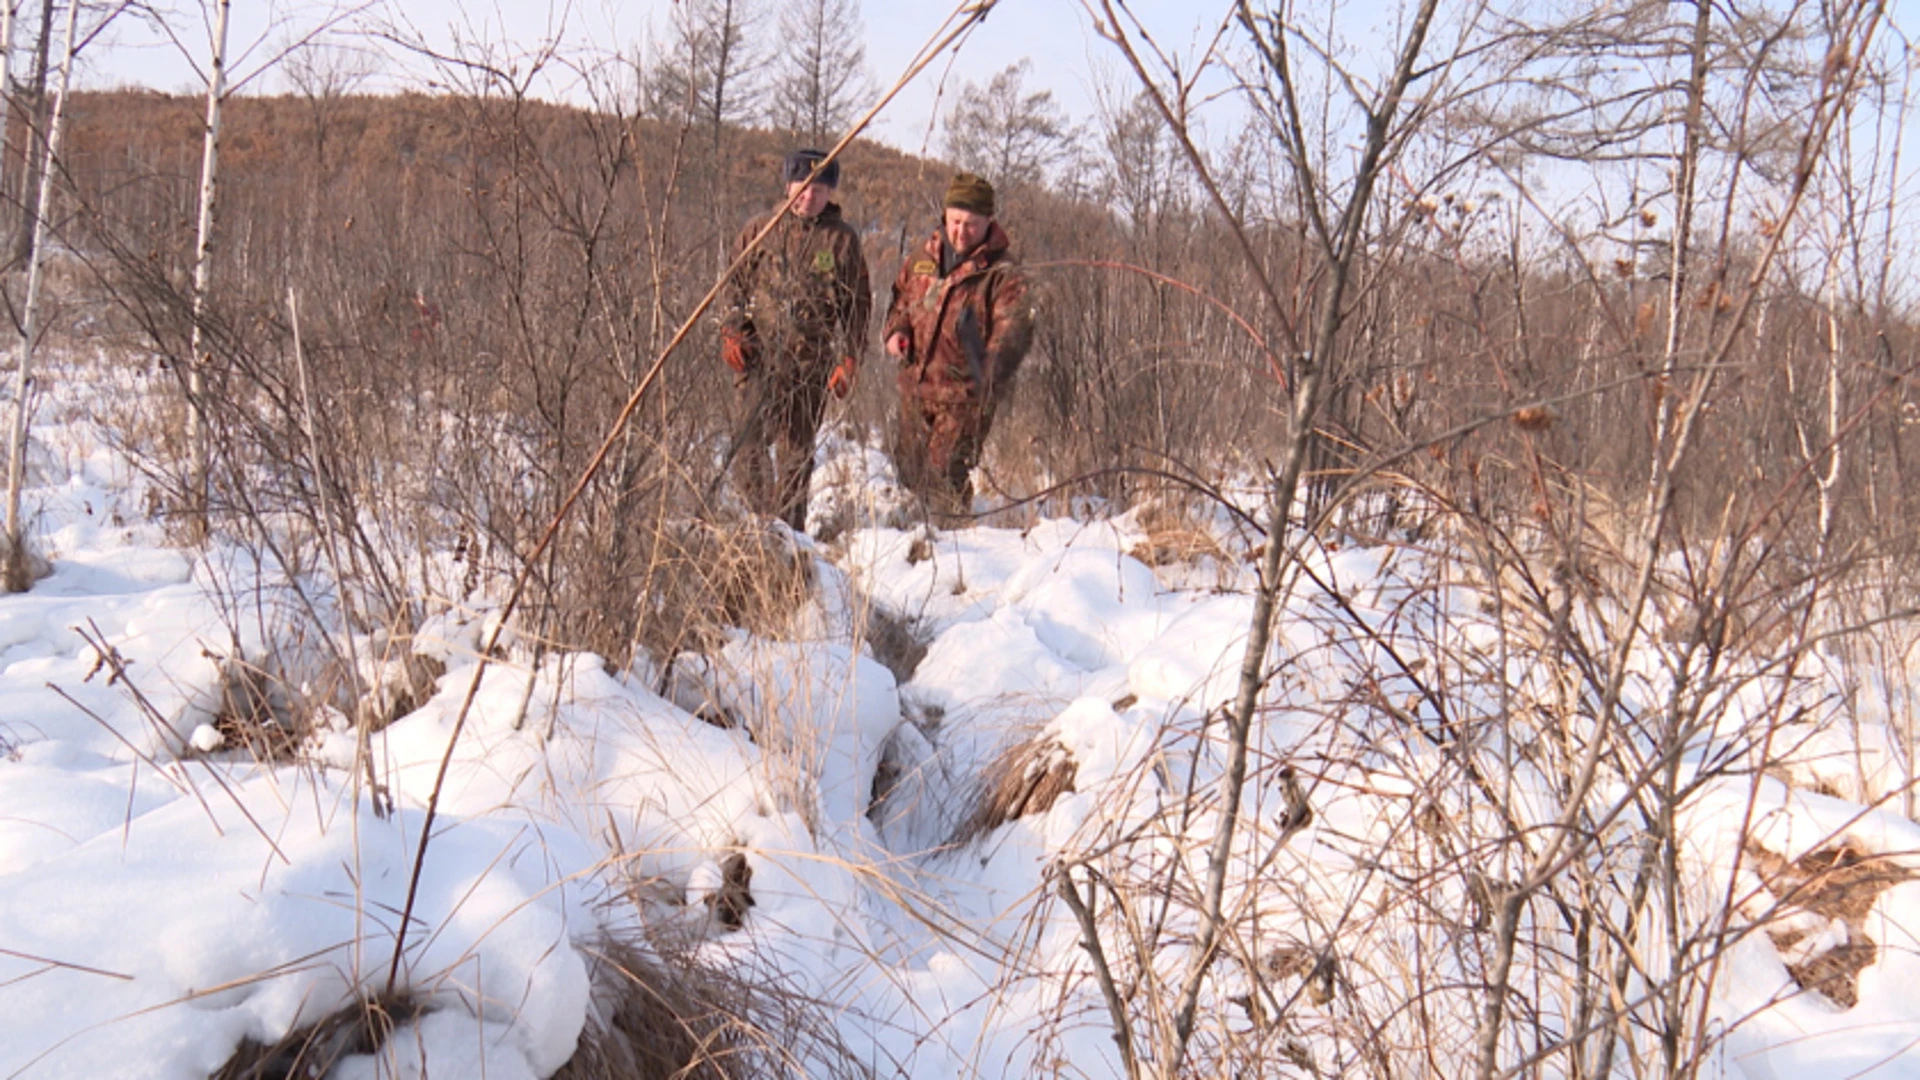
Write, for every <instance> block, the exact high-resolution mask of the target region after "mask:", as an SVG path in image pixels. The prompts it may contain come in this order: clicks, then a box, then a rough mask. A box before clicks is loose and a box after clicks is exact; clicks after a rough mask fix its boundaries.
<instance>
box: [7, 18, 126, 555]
mask: <svg viewBox="0 0 1920 1080" xmlns="http://www.w3.org/2000/svg"><path fill="white" fill-rule="evenodd" d="M50 7H51V5H49V8H50ZM49 14H51V12H49ZM109 17H111V16H109ZM79 29H80V5H79V4H78V3H74V4H72V5H70V6H69V7H68V8H67V38H66V42H67V43H66V50H65V56H64V57H63V58H62V59H61V61H60V88H59V90H58V91H57V92H56V97H55V98H54V103H53V116H52V119H51V120H50V121H49V124H48V130H47V141H46V149H45V151H44V153H42V154H41V155H40V157H41V158H42V161H41V168H40V191H39V195H38V196H37V197H36V199H35V203H34V206H35V209H34V217H33V222H34V225H33V246H32V248H31V251H30V253H29V255H28V258H27V297H26V303H25V306H24V309H23V311H22V324H23V326H22V331H21V335H20V358H19V362H18V363H17V364H16V365H15V366H14V372H13V430H12V434H11V437H10V438H9V439H8V442H7V445H8V450H9V453H8V456H7V537H6V587H7V591H8V592H25V591H27V589H28V588H30V587H31V586H32V585H33V578H34V576H35V575H34V573H33V562H34V560H33V558H32V555H31V553H30V552H28V550H27V544H26V525H25V522H24V521H23V520H22V519H21V507H20V493H21V489H22V488H23V487H25V486H26V477H27V427H28V420H29V419H30V417H31V414H32V411H33V410H32V402H31V400H30V397H29V395H30V393H31V391H32V389H33V352H34V346H35V345H36V344H37V341H36V339H37V338H38V337H39V336H40V286H41V277H42V270H43V267H44V266H45V265H46V261H47V233H48V227H47V220H48V217H49V215H50V214H51V212H52V209H53V177H54V171H55V170H54V165H55V163H56V162H58V161H59V159H60V136H61V133H62V131H63V130H64V129H65V127H66V112H67V88H68V86H70V85H71V84H72V81H73V58H74V56H75V55H76V54H77V53H78V52H79V49H80V42H79Z"/></svg>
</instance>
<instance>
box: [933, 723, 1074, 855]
mask: <svg viewBox="0 0 1920 1080" xmlns="http://www.w3.org/2000/svg"><path fill="white" fill-rule="evenodd" d="M1079 771H1080V766H1079V764H1078V763H1077V762H1075V761H1074V760H1073V755H1072V754H1071V753H1070V752H1069V751H1068V750H1067V748H1066V747H1064V746H1061V745H1060V744H1059V743H1058V742H1056V741H1055V740H1054V738H1053V736H1051V735H1045V734H1042V735H1036V736H1033V737H1031V738H1027V739H1024V740H1021V741H1020V742H1017V743H1014V744H1013V745H1012V746H1009V747H1007V749H1006V750H1004V751H1002V752H1001V754H1000V756H999V757H997V758H995V759H994V760H993V762H992V763H991V764H989V765H988V766H987V767H986V769H985V770H983V771H982V773H981V775H980V790H979V794H978V796H977V797H976V799H975V803H974V808H973V812H972V813H971V814H969V815H967V818H966V820H964V821H962V822H961V823H960V827H959V828H958V829H956V830H954V834H953V842H954V843H956V844H966V843H971V842H972V841H974V840H976V839H978V838H980V837H982V836H985V835H986V834H988V833H990V832H992V831H993V830H995V829H997V828H999V827H1000V826H1002V825H1005V824H1006V823H1007V822H1009V821H1016V820H1018V819H1020V818H1023V817H1027V816H1028V815H1030V814H1044V813H1046V812H1047V811H1048V810H1051V809H1053V804H1054V802H1056V801H1057V800H1058V799H1059V798H1060V796H1062V795H1065V794H1067V793H1068V792H1071V791H1073V790H1074V787H1073V781H1074V778H1075V777H1076V776H1077V775H1078V773H1079Z"/></svg>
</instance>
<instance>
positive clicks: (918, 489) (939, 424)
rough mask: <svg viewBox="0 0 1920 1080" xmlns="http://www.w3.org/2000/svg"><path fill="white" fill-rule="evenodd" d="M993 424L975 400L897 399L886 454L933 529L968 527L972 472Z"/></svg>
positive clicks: (905, 395)
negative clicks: (896, 415) (896, 413)
mask: <svg viewBox="0 0 1920 1080" xmlns="http://www.w3.org/2000/svg"><path fill="white" fill-rule="evenodd" d="M904 389H905V388H904V387H903V390H904ZM992 424H993V410H992V408H991V407H989V406H986V405H984V404H982V403H980V402H977V401H971V400H968V401H951V402H949V401H929V400H927V399H926V398H923V397H919V396H916V395H914V394H911V393H904V392H903V393H902V394H901V395H900V413H899V416H898V417H896V418H895V422H894V428H893V435H892V438H891V439H890V440H889V445H888V452H889V453H890V454H891V456H892V457H893V467H894V471H895V472H896V473H898V474H899V476H900V483H901V485H902V486H904V487H905V488H906V489H907V490H908V491H911V492H913V493H914V494H915V495H917V496H919V497H920V500H921V501H922V502H923V503H924V504H925V505H926V508H927V513H928V514H929V516H931V517H932V518H933V520H934V522H935V524H939V525H958V524H965V523H969V522H971V520H972V516H973V469H974V466H975V465H978V464H979V463H980V453H981V451H982V450H984V449H985V448H986V443H987V431H988V430H989V429H990V428H991V427H992Z"/></svg>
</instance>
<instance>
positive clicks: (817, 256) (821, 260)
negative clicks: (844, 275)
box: [813, 250, 836, 274]
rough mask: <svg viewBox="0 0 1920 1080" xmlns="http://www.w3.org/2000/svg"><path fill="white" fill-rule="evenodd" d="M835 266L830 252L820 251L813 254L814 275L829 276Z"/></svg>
mask: <svg viewBox="0 0 1920 1080" xmlns="http://www.w3.org/2000/svg"><path fill="white" fill-rule="evenodd" d="M835 265H836V264H835V263H834V261H833V252H832V251H827V250H822V251H816V252H814V253H813V271H814V273H816V274H831V273H833V268H834V266H835Z"/></svg>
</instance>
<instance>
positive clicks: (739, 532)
mask: <svg viewBox="0 0 1920 1080" xmlns="http://www.w3.org/2000/svg"><path fill="white" fill-rule="evenodd" d="M812 594H813V562H812V560H811V559H810V558H809V557H808V556H807V555H806V553H804V552H802V551H800V550H799V549H798V548H797V547H795V546H794V543H793V541H792V539H791V538H789V537H788V536H787V535H786V534H784V533H781V532H778V531H776V530H774V529H771V528H769V527H767V526H766V525H764V524H762V523H759V522H757V521H752V520H745V521H738V522H731V523H724V524H715V523H710V522H704V521H693V522H689V523H687V524H685V525H681V526H678V527H675V528H672V529H669V530H666V531H664V532H663V533H662V534H661V535H660V537H659V538H658V539H657V541H656V543H655V546H654V558H653V560H652V562H651V564H650V565H649V566H648V568H647V571H646V574H645V580H644V581H643V582H642V584H641V589H640V595H641V596H642V597H644V598H645V600H646V608H645V610H644V611H643V613H642V617H641V620H640V627H639V631H638V636H639V639H640V640H639V643H640V644H641V645H642V646H644V647H645V648H646V649H647V650H648V651H649V652H650V653H652V654H653V655H655V656H667V657H670V656H673V655H675V654H676V653H679V652H683V651H694V652H706V651H709V650H711V649H713V648H715V647H717V646H718V645H720V644H721V643H722V642H723V641H724V640H725V637H726V631H727V629H728V628H730V627H740V628H741V629H744V630H748V631H750V632H752V633H755V634H759V635H762V636H769V637H777V636H779V635H780V633H781V632H782V631H783V630H784V629H785V628H786V627H787V626H788V625H790V623H791V621H792V619H793V616H794V614H795V612H797V611H798V610H800V608H802V607H803V606H805V604H806V603H807V601H808V599H809V598H810V597H811V596H812Z"/></svg>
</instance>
